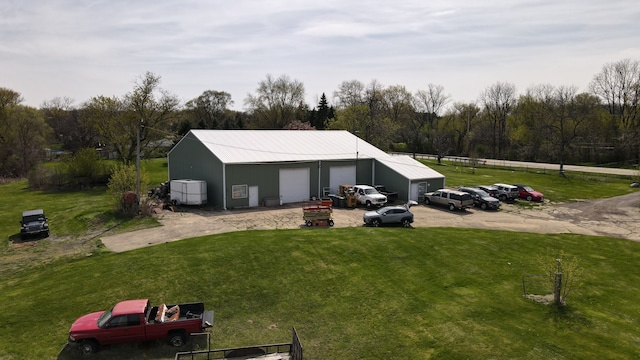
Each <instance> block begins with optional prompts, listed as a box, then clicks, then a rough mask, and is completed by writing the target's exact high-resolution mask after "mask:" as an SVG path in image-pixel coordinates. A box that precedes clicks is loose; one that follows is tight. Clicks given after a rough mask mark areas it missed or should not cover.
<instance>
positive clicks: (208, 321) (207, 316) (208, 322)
mask: <svg viewBox="0 0 640 360" xmlns="http://www.w3.org/2000/svg"><path fill="white" fill-rule="evenodd" d="M212 326H213V310H209V311H205V312H204V313H202V328H203V329H206V328H210V327H212Z"/></svg>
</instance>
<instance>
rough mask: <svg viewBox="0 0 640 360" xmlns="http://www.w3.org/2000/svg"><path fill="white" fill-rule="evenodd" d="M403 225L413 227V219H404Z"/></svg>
mask: <svg viewBox="0 0 640 360" xmlns="http://www.w3.org/2000/svg"><path fill="white" fill-rule="evenodd" d="M402 226H403V227H406V228H408V227H411V221H409V219H402Z"/></svg>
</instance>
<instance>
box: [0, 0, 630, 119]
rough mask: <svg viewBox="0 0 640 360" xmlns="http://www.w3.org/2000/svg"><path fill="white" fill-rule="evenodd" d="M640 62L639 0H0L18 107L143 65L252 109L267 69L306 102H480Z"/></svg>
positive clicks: (109, 82) (1, 83) (129, 79)
mask: <svg viewBox="0 0 640 360" xmlns="http://www.w3.org/2000/svg"><path fill="white" fill-rule="evenodd" d="M625 58H630V59H633V60H640V2H638V1H637V0H609V1H602V0H564V1H562V0H561V1H558V0H553V1H547V0H534V1H518V0H464V1H462V0H460V1H458V0H446V1H445V0H442V1H440V0H394V1H388V0H387V1H379V0H371V1H352V0H340V1H338V0H313V1H309V0H261V1H260V0H256V1H246V0H233V1H230V0H229V1H222V0H209V1H206V0H183V1H176V0H173V1H167V0H133V1H131V0H127V1H124V0H82V1H81V0H2V1H0V87H5V88H9V89H11V90H14V91H17V92H19V93H21V94H22V97H23V98H24V100H25V101H24V104H26V105H31V106H35V107H39V106H40V105H41V104H42V102H43V101H48V100H51V99H53V98H55V97H68V98H71V99H73V100H74V101H75V104H76V105H79V104H81V103H83V102H84V101H86V100H88V99H90V98H91V97H93V96H98V95H104V96H118V97H120V96H123V95H125V94H127V93H128V92H131V91H132V90H133V87H134V83H135V81H136V80H138V79H139V78H140V77H141V76H143V75H144V73H145V72H147V71H150V72H152V73H154V74H156V75H159V76H160V77H161V78H162V79H161V84H160V87H161V88H163V89H165V90H168V91H170V92H171V93H173V94H175V95H176V96H178V98H180V99H181V100H182V101H187V100H190V99H193V98H195V97H197V96H199V95H200V94H202V93H203V92H204V91H206V90H217V91H226V92H228V93H230V94H231V95H232V99H233V101H234V102H235V104H234V105H233V107H232V108H233V109H236V110H242V109H244V100H245V98H246V96H247V94H248V93H252V94H255V90H256V88H257V85H258V82H260V81H261V80H264V79H265V78H266V75H267V74H271V75H272V76H273V77H279V76H280V75H287V76H289V77H290V78H291V79H295V80H298V81H300V82H302V83H303V84H304V86H305V90H306V94H307V102H308V103H309V105H310V107H312V108H313V107H315V106H316V105H317V99H318V98H319V97H320V95H321V94H322V93H323V92H324V93H326V95H327V97H328V99H329V102H330V103H332V98H333V96H332V95H333V92H334V91H335V90H336V89H337V88H338V85H339V84H340V83H342V82H343V81H348V80H359V81H361V82H363V83H365V84H368V83H370V82H371V81H372V80H374V79H375V80H377V81H378V82H379V83H380V84H382V85H384V86H390V85H403V86H405V87H406V88H407V90H409V91H410V92H412V93H415V91H417V90H422V89H426V88H427V86H428V84H430V83H432V84H436V85H442V86H443V87H444V89H445V92H446V93H447V94H448V95H449V96H450V97H451V100H452V101H456V102H471V101H476V100H477V99H478V97H479V95H480V93H481V92H482V91H483V90H485V89H486V88H487V87H489V86H491V85H493V84H495V83H497V82H508V83H512V84H514V85H515V86H516V88H517V90H518V92H519V93H523V92H524V91H525V90H526V89H527V88H528V87H530V86H531V85H534V84H543V83H544V84H552V85H555V86H560V85H575V86H577V87H578V88H579V89H580V90H581V91H585V90H586V89H587V85H588V84H589V82H590V81H591V79H592V78H593V76H594V75H595V74H597V73H598V72H600V70H601V69H602V66H603V65H605V64H607V63H611V62H616V61H619V60H622V59H625Z"/></svg>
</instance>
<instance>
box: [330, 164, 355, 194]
mask: <svg viewBox="0 0 640 360" xmlns="http://www.w3.org/2000/svg"><path fill="white" fill-rule="evenodd" d="M345 184H346V185H356V167H355V166H332V167H331V168H330V169H329V187H331V192H332V193H334V194H337V193H338V188H339V187H340V185H345Z"/></svg>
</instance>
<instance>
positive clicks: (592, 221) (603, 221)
mask: <svg viewBox="0 0 640 360" xmlns="http://www.w3.org/2000/svg"><path fill="white" fill-rule="evenodd" d="M503 205H504V206H503V209H502V210H501V211H498V212H495V211H482V210H476V209H471V210H468V211H464V212H451V211H449V210H447V209H444V208H436V207H427V206H424V205H417V206H414V207H412V208H411V211H412V212H413V213H414V214H415V222H414V224H413V226H414V227H433V226H437V227H442V226H444V227H464V228H479V229H495V230H511V231H518V232H535V233H545V234H557V233H576V234H584V235H602V236H613V237H619V238H624V239H629V240H633V241H640V211H639V207H640V192H635V193H632V194H628V195H624V196H619V197H616V198H611V199H604V200H598V201H589V202H577V203H571V204H557V205H553V204H545V205H543V206H536V207H533V208H524V207H521V206H517V205H512V204H503ZM365 211H366V210H365V209H334V212H333V219H334V222H335V227H358V226H362V224H363V222H362V214H363V213H364V212H365ZM158 218H159V220H160V223H161V224H162V226H160V227H156V228H151V229H144V230H138V231H134V232H129V233H124V234H118V235H111V236H103V237H102V242H103V243H104V245H105V246H106V247H107V249H109V250H111V251H113V252H123V251H128V250H132V249H137V248H141V247H146V246H151V245H156V244H160V243H165V242H171V241H176V240H181V239H186V238H191V237H196V236H204V235H210V234H219V233H224V232H232V231H245V230H270V229H296V228H301V229H307V228H306V227H305V226H304V222H303V221H302V210H301V207H300V206H299V205H286V206H283V207H278V208H257V209H243V210H233V211H204V210H200V209H189V208H186V209H184V210H183V211H182V212H170V211H164V212H163V213H161V214H159V215H158ZM308 230H311V229H308Z"/></svg>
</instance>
